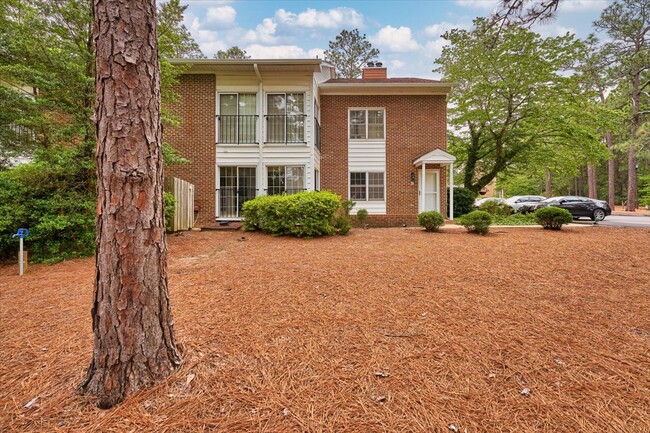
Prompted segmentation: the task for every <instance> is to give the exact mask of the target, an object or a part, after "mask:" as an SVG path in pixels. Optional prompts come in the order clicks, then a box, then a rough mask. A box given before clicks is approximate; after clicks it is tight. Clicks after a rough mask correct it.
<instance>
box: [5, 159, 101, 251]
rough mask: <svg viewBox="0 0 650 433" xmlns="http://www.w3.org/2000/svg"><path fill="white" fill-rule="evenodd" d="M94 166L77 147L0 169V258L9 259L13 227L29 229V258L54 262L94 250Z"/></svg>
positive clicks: (13, 243)
mask: <svg viewBox="0 0 650 433" xmlns="http://www.w3.org/2000/svg"><path fill="white" fill-rule="evenodd" d="M94 171H95V168H94V164H92V162H91V161H89V160H88V159H85V158H80V155H79V148H72V149H53V150H50V151H47V152H44V151H41V152H39V153H38V154H37V156H36V159H35V161H34V162H33V163H31V164H23V165H19V166H17V167H15V168H11V169H9V170H6V171H4V172H0V259H3V260H4V259H9V258H13V257H14V256H15V254H16V251H17V245H18V244H17V241H16V240H15V239H11V235H12V234H13V233H15V232H16V229H18V228H20V227H24V228H27V229H29V237H28V238H27V239H26V245H27V249H28V250H29V252H30V260H32V261H34V262H46V263H49V262H56V261H60V260H64V259H67V258H73V257H83V256H86V255H89V254H92V253H93V251H94V248H95V208H96V199H95V188H94V186H93V185H92V184H89V183H88V179H89V177H90V176H91V173H94Z"/></svg>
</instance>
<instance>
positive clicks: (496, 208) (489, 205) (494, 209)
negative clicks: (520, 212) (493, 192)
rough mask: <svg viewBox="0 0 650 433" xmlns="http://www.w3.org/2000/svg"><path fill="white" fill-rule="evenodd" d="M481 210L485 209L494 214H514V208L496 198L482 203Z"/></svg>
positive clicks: (505, 215) (503, 215)
mask: <svg viewBox="0 0 650 433" xmlns="http://www.w3.org/2000/svg"><path fill="white" fill-rule="evenodd" d="M478 209H479V210H482V211H485V212H487V213H489V214H490V215H492V216H499V217H507V216H510V215H512V213H513V211H514V209H512V208H511V207H510V206H508V205H507V204H505V203H502V202H498V201H496V200H489V201H486V202H484V203H483V204H481V205H480V206H479V208H478Z"/></svg>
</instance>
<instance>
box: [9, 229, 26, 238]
mask: <svg viewBox="0 0 650 433" xmlns="http://www.w3.org/2000/svg"><path fill="white" fill-rule="evenodd" d="M27 236H29V230H27V229H18V231H17V232H16V234H15V235H13V236H12V238H21V239H25V238H26V237H27Z"/></svg>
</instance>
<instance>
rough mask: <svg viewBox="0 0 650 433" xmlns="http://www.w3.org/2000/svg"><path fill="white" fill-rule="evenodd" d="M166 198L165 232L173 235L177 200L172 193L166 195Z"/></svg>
mask: <svg viewBox="0 0 650 433" xmlns="http://www.w3.org/2000/svg"><path fill="white" fill-rule="evenodd" d="M164 198H165V230H167V232H169V233H171V232H173V231H174V224H173V221H174V213H175V211H176V198H175V197H174V194H172V193H171V192H165V193H164Z"/></svg>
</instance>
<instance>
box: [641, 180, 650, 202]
mask: <svg viewBox="0 0 650 433" xmlns="http://www.w3.org/2000/svg"><path fill="white" fill-rule="evenodd" d="M639 203H641V204H642V205H645V206H650V174H646V175H645V176H639Z"/></svg>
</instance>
